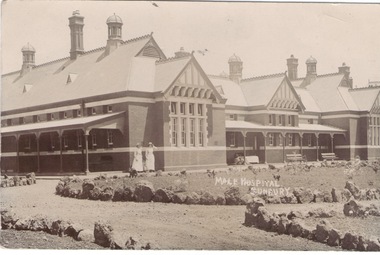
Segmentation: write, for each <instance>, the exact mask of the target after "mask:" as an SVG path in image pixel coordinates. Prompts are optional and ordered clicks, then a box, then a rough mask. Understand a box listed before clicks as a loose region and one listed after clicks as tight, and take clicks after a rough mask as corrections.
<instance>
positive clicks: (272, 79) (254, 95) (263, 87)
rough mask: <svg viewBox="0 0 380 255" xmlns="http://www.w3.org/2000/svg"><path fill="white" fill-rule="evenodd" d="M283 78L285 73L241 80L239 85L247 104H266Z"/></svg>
mask: <svg viewBox="0 0 380 255" xmlns="http://www.w3.org/2000/svg"><path fill="white" fill-rule="evenodd" d="M284 79H285V74H284V73H280V74H274V75H267V76H260V77H253V78H249V79H244V80H241V83H240V86H241V89H242V92H243V95H244V97H245V99H246V102H247V105H248V106H267V105H268V103H269V102H270V100H271V99H272V97H273V95H274V93H275V92H276V91H277V89H278V87H279V86H280V85H281V83H282V81H283V80H284Z"/></svg>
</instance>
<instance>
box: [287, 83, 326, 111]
mask: <svg viewBox="0 0 380 255" xmlns="http://www.w3.org/2000/svg"><path fill="white" fill-rule="evenodd" d="M294 89H295V90H296V93H297V95H298V97H299V98H300V99H301V102H302V104H303V105H304V106H305V111H306V112H321V109H320V108H319V106H318V105H317V103H316V102H315V100H314V98H313V97H312V96H311V95H310V93H309V91H307V89H305V88H300V87H294Z"/></svg>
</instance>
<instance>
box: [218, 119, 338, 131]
mask: <svg viewBox="0 0 380 255" xmlns="http://www.w3.org/2000/svg"><path fill="white" fill-rule="evenodd" d="M226 130H227V131H251V132H254V131H258V132H299V133H326V134H331V133H333V134H345V133H346V130H344V129H340V128H336V127H331V126H325V125H320V124H302V123H300V124H299V126H298V127H292V126H264V125H261V124H258V123H254V122H248V121H239V120H238V121H233V120H226Z"/></svg>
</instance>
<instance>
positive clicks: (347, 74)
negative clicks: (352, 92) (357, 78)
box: [338, 62, 353, 88]
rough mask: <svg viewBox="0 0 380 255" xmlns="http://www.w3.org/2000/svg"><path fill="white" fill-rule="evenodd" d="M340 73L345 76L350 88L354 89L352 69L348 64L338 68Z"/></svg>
mask: <svg viewBox="0 0 380 255" xmlns="http://www.w3.org/2000/svg"><path fill="white" fill-rule="evenodd" d="M338 69H339V73H340V74H344V79H345V81H346V84H347V86H348V87H350V88H353V80H352V78H351V77H350V67H349V66H347V65H346V63H344V62H343V63H342V66H340V67H338Z"/></svg>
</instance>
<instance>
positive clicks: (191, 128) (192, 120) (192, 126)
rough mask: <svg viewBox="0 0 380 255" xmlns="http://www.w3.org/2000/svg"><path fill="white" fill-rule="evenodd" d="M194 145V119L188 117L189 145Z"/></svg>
mask: <svg viewBox="0 0 380 255" xmlns="http://www.w3.org/2000/svg"><path fill="white" fill-rule="evenodd" d="M194 145H195V119H190V146H194Z"/></svg>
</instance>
